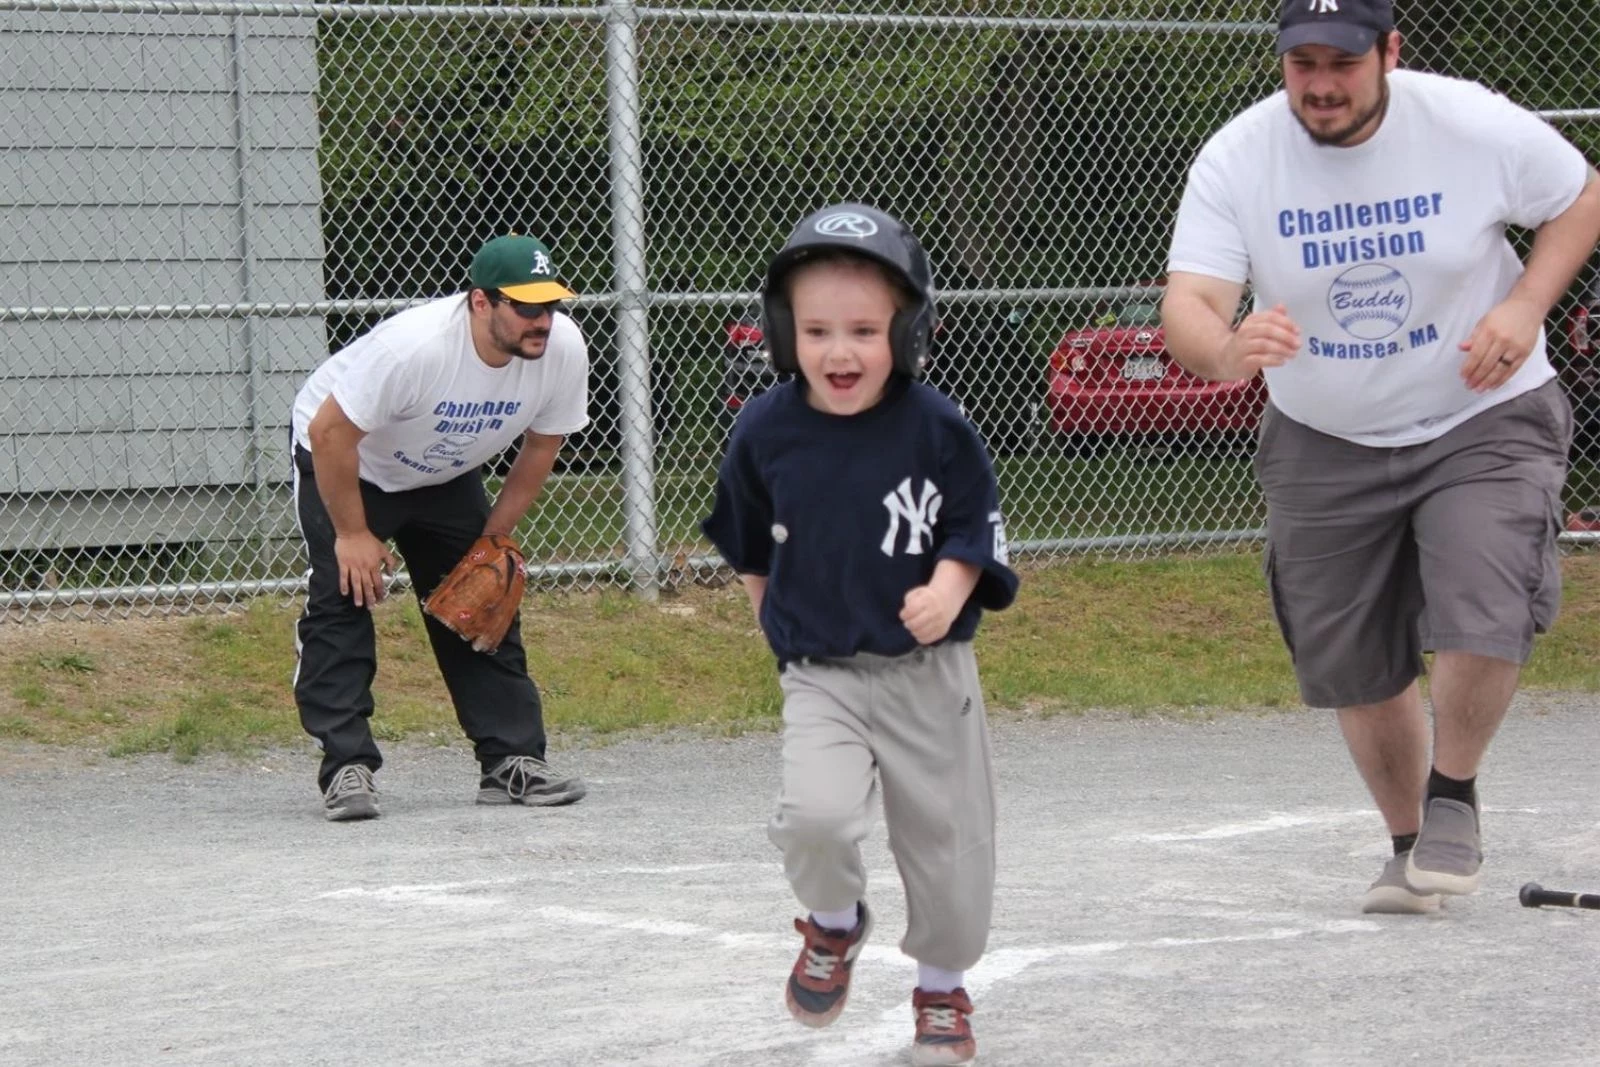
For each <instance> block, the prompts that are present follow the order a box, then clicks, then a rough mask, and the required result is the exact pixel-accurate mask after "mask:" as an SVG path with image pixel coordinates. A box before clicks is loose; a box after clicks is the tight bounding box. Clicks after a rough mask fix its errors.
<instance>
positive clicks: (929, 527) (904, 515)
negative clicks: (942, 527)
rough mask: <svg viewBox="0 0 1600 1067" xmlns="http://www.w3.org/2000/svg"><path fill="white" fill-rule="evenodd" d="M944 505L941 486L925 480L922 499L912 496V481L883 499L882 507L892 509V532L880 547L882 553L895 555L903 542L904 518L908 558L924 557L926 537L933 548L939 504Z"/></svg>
mask: <svg viewBox="0 0 1600 1067" xmlns="http://www.w3.org/2000/svg"><path fill="white" fill-rule="evenodd" d="M943 503H944V496H943V495H942V494H941V493H940V492H939V487H938V486H936V485H934V484H933V483H932V482H930V481H928V480H927V479H926V478H924V479H923V480H922V495H921V496H920V497H919V496H915V495H913V494H912V492H911V479H910V478H907V479H906V480H905V481H903V482H901V483H900V485H899V486H898V487H897V488H896V489H895V491H894V492H892V493H890V494H889V495H888V496H886V497H884V498H883V506H884V507H886V508H888V509H889V529H888V531H887V532H886V533H885V534H884V535H883V543H882V544H881V545H879V546H878V547H879V548H880V549H881V550H882V551H883V554H884V555H885V556H892V555H894V546H895V544H896V542H898V541H899V540H900V520H901V519H904V520H905V521H906V555H908V556H920V555H922V549H923V538H927V545H928V546H929V547H931V546H932V545H933V524H934V523H936V522H938V521H939V505H940V504H943Z"/></svg>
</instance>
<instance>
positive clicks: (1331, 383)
mask: <svg viewBox="0 0 1600 1067" xmlns="http://www.w3.org/2000/svg"><path fill="white" fill-rule="evenodd" d="M1389 94H1390V100H1389V109H1388V112H1387V114H1386V115H1385V116H1384V119H1383V123H1382V125H1380V126H1379V127H1378V130H1377V132H1376V133H1374V134H1373V136H1372V137H1371V138H1370V139H1368V140H1367V141H1365V142H1364V143H1362V144H1359V145H1356V146H1354V147H1350V148H1338V147H1328V146H1323V145H1318V144H1316V143H1315V142H1314V141H1312V140H1311V138H1310V136H1309V135H1308V134H1307V133H1306V132H1305V130H1304V129H1303V128H1302V127H1301V125H1300V123H1299V121H1298V120H1297V119H1296V118H1295V117H1294V114H1293V113H1292V112H1291V111H1290V109H1289V102H1288V97H1287V96H1286V94H1284V93H1283V92H1279V93H1277V94H1275V95H1273V96H1271V97H1269V98H1267V99H1266V100H1263V101H1261V102H1260V103H1258V104H1256V105H1255V106H1254V107H1251V108H1250V109H1249V110H1247V111H1245V112H1243V113H1242V114H1240V115H1239V116H1238V117H1236V118H1235V119H1234V120H1233V121H1231V122H1229V123H1228V124H1227V125H1226V126H1224V127H1223V128H1222V129H1221V130H1219V131H1218V132H1217V133H1216V134H1215V135H1214V136H1213V137H1212V138H1211V140H1210V141H1208V142H1207V143H1206V145H1205V147H1204V148H1203V149H1201V151H1200V155H1199V156H1198V157H1197V158H1196V160H1195V162H1194V166H1193V167H1192V168H1191V169H1190V171H1189V183H1188V186H1187V188H1186V189H1185V190H1184V194H1183V202H1182V205H1181V206H1180V207H1179V209H1178V218H1177V224H1176V231H1175V233H1174V235H1173V240H1172V254H1171V257H1170V259H1169V261H1168V269H1169V270H1172V271H1187V272H1192V273H1195V274H1204V275H1208V276H1211V277H1215V278H1222V279H1225V280H1227V281H1233V282H1240V283H1248V284H1249V285H1251V286H1252V287H1253V288H1254V291H1255V306H1256V308H1257V310H1261V309H1265V308H1271V307H1274V306H1276V305H1277V304H1283V305H1284V306H1285V307H1286V308H1287V309H1288V312H1289V317H1290V318H1292V319H1293V320H1294V321H1295V322H1296V324H1298V325H1299V327H1300V334H1301V338H1302V341H1303V347H1302V348H1301V350H1300V352H1299V354H1298V355H1296V356H1295V357H1294V359H1292V360H1290V361H1289V363H1288V364H1286V365H1285V366H1283V367H1276V368H1269V369H1268V370H1266V371H1265V372H1264V373H1265V376H1266V380H1267V391H1268V393H1269V395H1270V396H1271V397H1272V401H1273V403H1274V404H1275V405H1276V406H1277V407H1278V408H1279V409H1280V410H1281V411H1283V413H1284V414H1285V415H1288V416H1289V417H1290V418H1292V419H1294V420H1295V421H1296V422H1300V423H1304V424H1305V425H1307V426H1310V427H1312V428H1313V429H1317V430H1321V431H1322V432H1324V433H1328V434H1333V435H1335V436H1338V437H1342V438H1345V439H1346V440H1349V441H1353V442H1355V443H1357V444H1362V445H1372V446H1379V447H1398V446H1401V445H1410V444H1417V443H1420V442H1422V441H1428V440H1432V439H1433V438H1436V437H1438V436H1440V435H1442V434H1443V433H1445V431H1447V430H1449V429H1450V428H1451V427H1453V426H1456V425H1458V424H1460V423H1462V422H1465V421H1466V420H1467V419H1469V418H1471V417H1472V416H1473V415H1476V414H1477V413H1478V412H1480V411H1483V410H1485V409H1487V408H1490V407H1492V406H1494V405H1495V404H1499V403H1503V402H1504V401H1507V400H1510V399H1511V398H1513V397H1515V396H1517V395H1519V394H1521V393H1524V392H1526V391H1527V390H1529V389H1533V388H1536V387H1537V386H1540V385H1542V384H1544V383H1545V382H1547V381H1549V380H1550V378H1552V377H1553V376H1554V374H1555V371H1554V369H1553V368H1552V367H1551V366H1550V360H1549V358H1548V356H1547V355H1546V351H1545V337H1544V331H1543V330H1542V329H1541V330H1540V333H1539V339H1538V342H1537V343H1536V344H1535V345H1534V348H1533V354H1532V355H1531V356H1530V357H1529V359H1528V360H1527V362H1526V363H1524V364H1523V365H1522V367H1521V368H1519V369H1518V371H1517V373H1516V374H1515V375H1513V376H1512V378H1511V380H1510V381H1508V382H1506V383H1505V384H1504V385H1502V386H1501V387H1500V388H1499V389H1495V390H1492V391H1491V392H1489V393H1486V394H1478V393H1474V392H1473V391H1471V390H1470V389H1468V388H1467V387H1466V385H1465V384H1464V383H1463V382H1462V380H1461V377H1460V369H1461V366H1462V364H1463V363H1464V361H1465V359H1466V353H1464V352H1462V351H1461V350H1460V348H1459V347H1458V346H1459V344H1460V343H1461V342H1462V341H1465V340H1466V339H1467V338H1468V337H1469V336H1471V334H1472V331H1473V328H1474V327H1475V326H1476V325H1477V323H1478V320H1479V319H1480V318H1482V317H1483V315H1484V314H1485V313H1486V312H1488V311H1489V309H1490V308H1492V307H1493V306H1494V305H1495V304H1497V303H1499V302H1500V301H1501V300H1502V299H1503V298H1504V297H1505V296H1506V294H1507V293H1509V292H1510V290H1511V287H1512V286H1513V285H1515V284H1516V281H1517V279H1518V278H1520V277H1521V276H1522V263H1521V261H1520V260H1519V259H1518V258H1517V254H1516V252H1515V250H1514V249H1513V248H1512V247H1511V245H1510V243H1509V242H1508V241H1507V240H1506V236H1505V228H1506V224H1507V223H1511V224H1514V225H1517V226H1522V227H1527V228H1534V227H1538V226H1540V225H1541V224H1543V223H1545V222H1547V221H1549V220H1550V219H1552V218H1554V217H1555V216H1557V215H1559V214H1561V213H1562V212H1563V211H1565V210H1566V209H1567V208H1568V207H1569V206H1571V204H1572V203H1573V201H1574V200H1576V199H1577V197H1578V194H1579V193H1580V192H1581V191H1582V190H1583V186H1584V183H1585V182H1586V181H1587V179H1588V164H1587V163H1586V162H1585V161H1584V158H1583V156H1582V155H1581V154H1580V153H1579V152H1578V150H1577V149H1576V148H1574V147H1573V146H1572V145H1571V144H1569V143H1567V141H1566V140H1565V139H1563V138H1562V136H1561V135H1560V134H1559V133H1557V132H1556V131H1555V130H1554V129H1553V128H1552V127H1551V126H1550V125H1549V124H1548V123H1546V122H1545V121H1544V120H1543V119H1541V118H1539V117H1538V116H1537V115H1535V114H1533V113H1532V112H1529V111H1526V110H1524V109H1523V108H1520V107H1518V106H1517V105H1515V104H1513V103H1512V102H1511V101H1509V100H1507V99H1506V98H1505V97H1504V96H1501V95H1500V94H1498V93H1495V92H1492V91H1490V90H1489V89H1486V88H1484V87H1483V86H1481V85H1477V84H1474V83H1472V82H1465V81H1457V80H1455V79H1452V78H1444V77H1440V76H1438V75H1434V74H1423V73H1418V72H1414V71H1403V70H1397V71H1394V72H1392V73H1391V74H1390V75H1389Z"/></svg>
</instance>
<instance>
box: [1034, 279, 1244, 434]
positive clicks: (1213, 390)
mask: <svg viewBox="0 0 1600 1067" xmlns="http://www.w3.org/2000/svg"><path fill="white" fill-rule="evenodd" d="M1136 288H1142V289H1144V290H1145V294H1144V295H1140V296H1139V297H1137V298H1136V299H1130V300H1124V301H1119V302H1115V303H1110V304H1104V305H1102V306H1101V307H1100V308H1099V309H1098V311H1097V314H1096V318H1095V321H1094V324H1093V325H1091V326H1088V327H1085V328H1083V329H1077V330H1071V331H1069V332H1068V333H1067V334H1066V336H1064V337H1062V338H1061V341H1060V343H1059V344H1057V345H1056V347H1055V351H1053V352H1051V353H1050V369H1049V371H1048V375H1047V378H1048V381H1047V388H1046V391H1045V404H1046V407H1047V409H1048V412H1049V420H1050V429H1051V430H1052V431H1054V432H1055V433H1057V434H1060V435H1062V437H1063V439H1064V440H1065V441H1066V442H1067V444H1068V446H1069V447H1070V448H1072V449H1073V450H1074V451H1079V452H1094V451H1098V450H1099V449H1100V448H1101V447H1102V446H1104V445H1105V444H1107V443H1108V442H1109V440H1110V439H1112V438H1119V437H1126V438H1133V439H1136V440H1139V439H1142V440H1154V441H1162V442H1166V443H1172V444H1179V445H1182V446H1193V447H1194V448H1195V450H1196V451H1198V452H1201V453H1204V452H1207V451H1218V450H1231V449H1234V448H1237V447H1238V446H1239V445H1241V444H1246V443H1248V442H1249V440H1250V438H1251V435H1252V434H1253V432H1254V431H1255V428H1256V425H1257V424H1258V423H1259V422H1260V420H1261V410H1262V408H1263V407H1264V406H1265V404H1266V400H1267V391H1266V383H1264V382H1263V381H1262V380H1261V377H1260V376H1259V375H1257V376H1256V377H1254V378H1251V379H1249V380H1248V381H1243V382H1208V381H1206V380H1205V379H1203V378H1197V377H1195V376H1194V375H1192V374H1190V373H1189V372H1188V371H1186V370H1184V369H1183V368H1182V367H1180V366H1178V364H1176V363H1175V362H1173V361H1172V359H1171V358H1170V357H1169V356H1168V355H1167V345H1166V338H1165V335H1164V334H1163V332H1162V330H1161V283H1159V282H1145V283H1141V285H1140V286H1137V287H1136ZM1224 446H1226V448H1225V447H1224Z"/></svg>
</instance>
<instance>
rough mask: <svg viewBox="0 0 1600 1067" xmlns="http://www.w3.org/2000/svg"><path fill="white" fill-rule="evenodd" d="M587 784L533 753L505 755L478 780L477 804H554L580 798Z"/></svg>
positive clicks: (542, 806) (587, 788) (538, 805)
mask: <svg viewBox="0 0 1600 1067" xmlns="http://www.w3.org/2000/svg"><path fill="white" fill-rule="evenodd" d="M588 791H589V787H588V786H586V785H584V784H583V779H582V778H579V777H578V776H577V775H567V774H562V773H560V772H559V771H556V770H555V769H553V768H552V767H551V766H550V764H548V763H546V762H545V761H544V760H542V759H539V758H537V757H535V756H507V757H506V758H505V759H503V760H501V761H500V762H499V763H496V764H495V765H494V767H493V768H491V769H490V770H489V771H488V773H486V774H485V775H484V776H483V777H482V778H480V779H479V780H478V803H479V804H525V805H527V806H529V807H538V808H553V807H556V806H557V805H560V804H571V803H573V802H574V801H578V800H582V799H583V796H584V794H585V793H587V792H588Z"/></svg>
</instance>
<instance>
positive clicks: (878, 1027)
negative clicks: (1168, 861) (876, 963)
mask: <svg viewBox="0 0 1600 1067" xmlns="http://www.w3.org/2000/svg"><path fill="white" fill-rule="evenodd" d="M1380 929H1382V927H1381V926H1380V925H1379V924H1378V923H1375V922H1372V921H1370V920H1366V919H1341V920H1334V921H1330V922H1324V923H1315V924H1313V925H1311V926H1308V927H1298V928H1296V927H1273V928H1271V929H1268V930H1261V931H1257V932H1254V933H1247V934H1229V935H1222V936H1217V937H1158V938H1152V939H1150V940H1148V941H1091V942H1084V943H1082V944H1076V945H1051V946H1040V947H1035V948H1002V949H995V950H993V951H991V952H989V953H987V954H985V955H984V957H983V959H981V960H979V961H978V964H977V966H975V967H973V968H972V970H970V971H968V972H967V976H966V988H967V992H968V993H970V994H972V998H973V1000H974V1001H977V1000H979V999H980V998H981V997H982V994H983V993H985V992H986V991H988V990H990V989H992V988H993V987H995V986H996V985H999V984H1000V983H1002V982H1004V981H1006V980H1008V979H1011V978H1015V977H1016V976H1017V975H1019V974H1021V973H1022V972H1023V971H1026V970H1027V969H1028V968H1029V967H1032V966H1034V965H1035V964H1038V963H1044V962H1046V961H1048V960H1052V959H1056V958H1059V957H1068V958H1071V957H1083V956H1108V955H1112V954H1115V953H1118V952H1130V951H1138V950H1140V949H1152V948H1153V949H1170V948H1193V947H1197V946H1205V945H1223V944H1242V943H1248V942H1260V941H1286V940H1290V939H1293V938H1297V937H1308V936H1316V935H1319V934H1352V933H1371V932H1376V931H1378V930H1380ZM865 954H866V953H865V952H863V955H865ZM898 955H899V954H898V953H896V956H898ZM899 958H901V959H903V958H904V957H899ZM860 977H864V976H858V978H857V981H859V980H860ZM912 1027H913V1023H912V1017H911V993H910V989H909V987H908V988H907V989H906V993H905V1000H904V1001H903V1002H902V1003H900V1004H896V1005H895V1006H894V1007H892V1008H886V1009H884V1010H883V1011H881V1012H879V1013H878V1018H877V1020H876V1021H875V1022H873V1023H872V1024H871V1025H870V1026H869V1027H863V1028H861V1029H856V1028H853V1027H852V1028H848V1029H845V1028H843V1027H841V1028H840V1029H841V1031H842V1032H841V1033H840V1034H839V1035H838V1037H837V1039H836V1040H834V1041H829V1042H828V1043H827V1046H826V1047H824V1048H818V1049H817V1050H816V1052H815V1054H814V1055H813V1056H812V1060H811V1062H812V1063H813V1064H815V1065H817V1067H823V1065H825V1064H826V1065H830V1067H837V1065H841V1064H853V1063H873V1064H876V1063H882V1062H883V1059H884V1057H885V1056H886V1055H889V1054H892V1053H893V1052H894V1051H895V1050H896V1049H901V1048H905V1047H907V1046H908V1045H910V1043H911V1034H912ZM975 1032H976V1033H978V1038H979V1043H980V1045H981V1043H982V1038H983V1035H982V1033H981V1032H979V1031H975Z"/></svg>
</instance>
